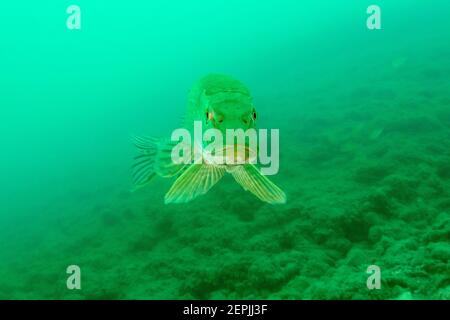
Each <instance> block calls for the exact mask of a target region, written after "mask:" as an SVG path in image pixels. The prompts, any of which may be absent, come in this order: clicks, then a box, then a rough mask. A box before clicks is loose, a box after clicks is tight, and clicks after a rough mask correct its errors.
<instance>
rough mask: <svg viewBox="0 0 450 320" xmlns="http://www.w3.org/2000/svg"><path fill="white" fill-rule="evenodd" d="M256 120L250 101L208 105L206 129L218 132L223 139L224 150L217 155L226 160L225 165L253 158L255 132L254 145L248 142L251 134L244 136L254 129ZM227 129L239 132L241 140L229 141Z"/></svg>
mask: <svg viewBox="0 0 450 320" xmlns="http://www.w3.org/2000/svg"><path fill="white" fill-rule="evenodd" d="M256 118H257V113H256V109H255V107H254V106H253V103H252V102H251V100H250V99H230V100H226V101H220V103H210V104H209V106H208V109H207V110H206V112H205V119H206V122H205V125H206V127H207V128H208V129H210V128H213V129H217V130H219V131H220V132H221V133H222V137H223V139H224V140H223V145H224V149H223V150H222V152H220V153H219V154H218V156H219V157H224V158H226V159H227V160H225V161H226V162H227V163H230V162H233V163H236V162H238V163H242V161H244V162H248V161H250V160H251V159H253V158H254V155H255V154H256V150H257V148H258V146H257V138H256V131H254V130H253V131H254V132H255V138H254V139H253V141H254V143H252V142H250V140H249V136H251V134H249V135H246V134H247V133H249V131H251V130H249V129H255V128H256ZM229 129H232V130H234V132H236V131H240V132H241V133H242V134H243V135H242V136H243V138H242V139H240V138H238V137H236V136H234V137H233V139H229V138H228V135H227V131H230V130H229ZM242 136H241V137H242ZM232 159H234V160H232Z"/></svg>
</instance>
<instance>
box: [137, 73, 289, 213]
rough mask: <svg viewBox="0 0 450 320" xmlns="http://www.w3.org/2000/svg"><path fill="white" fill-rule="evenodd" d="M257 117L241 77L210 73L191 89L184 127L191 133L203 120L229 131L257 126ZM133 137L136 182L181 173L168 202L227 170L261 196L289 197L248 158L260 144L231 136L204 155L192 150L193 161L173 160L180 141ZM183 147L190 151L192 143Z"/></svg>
mask: <svg viewBox="0 0 450 320" xmlns="http://www.w3.org/2000/svg"><path fill="white" fill-rule="evenodd" d="M256 119H257V113H256V109H255V107H254V105H253V101H252V97H251V94H250V91H249V90H248V88H247V87H246V86H245V85H244V84H243V83H241V82H240V81H238V80H236V79H234V78H233V77H231V76H228V75H222V74H210V75H207V76H205V77H203V78H202V79H200V80H199V81H198V82H197V83H196V84H194V85H193V87H192V89H191V90H190V92H189V95H188V103H187V110H186V116H185V118H184V125H183V127H184V128H185V129H187V130H188V131H189V132H192V133H193V132H194V123H197V124H198V123H201V125H202V128H203V130H207V129H216V130H218V131H220V132H221V133H222V134H223V136H226V131H227V129H242V130H244V131H246V130H247V129H254V128H255V127H256ZM134 140H135V141H134V142H135V145H136V147H137V148H138V150H139V155H138V156H136V157H135V163H134V165H133V168H134V172H133V174H134V184H135V186H136V188H140V187H142V186H145V185H146V184H147V183H148V182H150V181H151V179H152V178H153V177H154V176H156V175H158V176H161V177H164V178H169V177H174V176H176V177H177V179H176V180H175V182H174V184H173V185H172V187H171V188H170V189H169V191H168V192H167V194H166V196H165V203H185V202H189V201H191V200H193V199H195V198H196V197H198V196H200V195H202V194H205V193H207V192H208V191H209V190H210V189H211V188H212V187H213V186H214V185H215V184H216V183H217V182H218V181H219V180H220V179H221V178H222V177H223V176H224V175H225V174H226V173H229V174H231V175H232V176H233V177H234V178H235V180H236V182H237V183H238V184H240V185H241V186H242V187H243V188H244V189H245V190H248V191H250V192H251V193H253V194H254V195H255V196H256V197H258V198H259V199H260V200H262V201H265V202H268V203H272V204H275V203H285V202H286V195H285V193H284V192H283V191H282V190H281V189H280V188H279V187H277V186H276V185H275V184H274V183H272V182H271V181H270V180H269V179H268V178H267V177H266V176H264V175H262V174H261V173H260V172H259V170H258V169H257V167H256V166H255V165H254V164H253V163H252V162H251V161H249V160H250V157H252V158H254V157H255V155H256V153H257V146H256V148H255V147H253V148H251V147H250V146H248V145H243V146H241V147H242V148H239V146H237V145H235V144H234V142H232V143H231V144H225V145H224V146H223V148H222V149H220V150H218V152H215V153H214V155H213V154H211V153H208V152H205V151H204V150H203V149H202V153H201V157H200V159H196V158H194V156H193V155H192V156H190V157H191V158H190V159H191V160H193V161H192V163H190V162H187V163H185V162H184V163H175V162H174V161H173V160H172V150H173V148H174V146H175V145H176V144H177V142H173V141H169V140H157V139H154V138H146V137H135V139H134ZM194 143H195V142H194ZM199 143H202V144H203V143H204V142H203V141H201V142H199ZM227 143H229V141H227ZM202 147H204V145H203V146H202ZM255 149H256V150H255ZM237 150H240V151H237ZM242 151H243V152H242ZM185 152H186V153H189V154H192V150H191V149H190V147H187V149H186V150H185ZM229 158H233V160H236V159H237V158H239V159H240V160H241V161H239V162H237V164H236V162H234V163H233V164H228V161H223V160H224V159H225V160H229ZM230 162H231V161H230Z"/></svg>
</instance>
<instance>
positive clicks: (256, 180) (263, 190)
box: [231, 164, 286, 204]
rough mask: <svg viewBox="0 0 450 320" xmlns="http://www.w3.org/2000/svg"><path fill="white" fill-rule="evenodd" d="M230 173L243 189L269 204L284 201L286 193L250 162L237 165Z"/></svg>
mask: <svg viewBox="0 0 450 320" xmlns="http://www.w3.org/2000/svg"><path fill="white" fill-rule="evenodd" d="M231 174H232V175H233V177H234V179H235V180H236V182H237V183H239V184H240V185H241V186H242V187H243V188H244V190H248V191H250V192H251V193H253V194H254V195H255V196H257V197H258V198H259V199H261V200H262V201H265V202H268V203H271V204H277V203H278V204H281V203H286V194H285V193H284V192H283V190H281V189H280V188H278V187H277V186H276V185H275V184H274V183H273V182H272V181H270V180H269V179H268V178H267V177H266V176H263V175H262V174H261V173H260V172H259V170H258V169H257V168H256V167H255V166H254V165H252V164H245V165H242V166H237V167H236V168H235V169H234V170H233V171H232V172H231Z"/></svg>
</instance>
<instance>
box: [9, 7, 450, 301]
mask: <svg viewBox="0 0 450 320" xmlns="http://www.w3.org/2000/svg"><path fill="white" fill-rule="evenodd" d="M74 3H75V4H77V5H79V6H80V8H81V30H69V29H67V27H66V18H67V16H68V15H67V14H66V8H67V7H68V6H69V5H70V4H72V2H68V1H33V2H32V1H22V2H20V4H19V3H18V4H15V3H14V2H12V1H9V2H7V3H4V4H2V6H1V9H0V34H1V38H0V41H1V42H0V141H1V149H2V150H1V158H0V164H1V165H0V171H1V172H0V176H1V185H0V201H1V202H0V203H1V205H0V208H1V211H0V298H3V299H27V298H31V299H109V298H112V299H181V298H194V299H200V298H202V299H221V298H224V299H229V298H244V299H253V298H258V299H260V298H261V299H266V298H274V299H449V298H450V263H449V259H450V245H449V241H450V191H449V190H450V41H449V40H450V22H449V21H450V5H449V3H448V1H438V0H435V1H426V0H415V1H414V0H410V1H407V0H403V1H400V0H397V1H387V0H376V1H365V0H362V1H359V0H358V1H356V0H352V1H344V0H339V1H338V0H336V1H296V0H295V1H294V0H292V1H283V0H282V1H275V0H267V1H259V0H258V1H237V0H231V1H200V0H198V1H170V2H166V1H164V2H163V1H128V2H114V1H104V0H99V1H85V0H77V1H74ZM370 4H377V5H379V6H380V7H381V23H382V29H381V30H372V31H371V30H368V29H367V27H366V18H367V16H368V15H367V14H366V9H367V7H368V6H369V5H370ZM210 72H221V73H226V74H231V75H233V76H234V77H236V78H238V79H240V80H241V81H243V82H244V83H245V84H246V85H247V86H248V87H249V88H250V90H251V92H252V94H253V96H254V103H255V106H256V107H257V109H258V121H259V123H258V125H259V126H260V127H263V128H279V129H280V139H281V140H280V144H281V146H280V171H279V173H278V174H277V175H276V176H273V177H271V179H272V180H273V181H274V182H275V183H276V184H277V185H279V186H280V187H281V188H282V189H283V190H284V191H285V192H286V194H287V197H288V201H287V203H286V204H285V205H275V206H273V205H268V204H264V203H263V202H260V201H258V200H257V199H256V198H255V197H254V196H252V195H251V194H250V193H248V192H245V191H243V190H242V189H241V187H239V186H238V185H237V184H236V183H235V182H234V181H233V179H232V178H231V177H230V176H227V177H225V178H224V179H223V180H222V181H220V182H219V183H218V184H217V185H216V186H215V187H214V188H213V189H212V190H211V191H210V192H208V193H207V194H206V195H204V196H201V197H199V198H198V199H196V200H194V201H192V202H190V203H188V204H184V205H164V194H165V193H166V191H167V190H168V189H169V187H170V185H171V184H172V183H173V181H174V180H173V179H162V178H155V179H154V180H153V181H152V182H151V183H150V184H149V186H148V187H147V188H144V189H141V190H139V191H136V192H134V193H131V192H129V190H130V189H131V181H132V179H131V164H132V159H133V156H134V155H135V150H134V148H133V146H132V144H131V143H130V135H131V134H145V135H150V136H160V137H162V136H168V135H169V134H170V133H171V131H172V130H173V129H175V128H177V127H179V126H180V124H181V119H182V117H183V114H184V109H185V107H186V97H187V93H188V90H189V88H190V86H191V85H192V84H193V83H194V82H195V81H196V80H197V79H198V78H200V77H202V76H203V75H205V74H207V73H210ZM373 264H375V265H377V266H379V267H380V268H381V289H374V290H369V289H368V288H367V286H366V281H367V278H368V276H369V275H368V274H367V273H366V269H367V267H368V266H369V265H373ZM69 265H78V266H79V267H80V269H81V286H82V289H81V290H68V289H67V287H66V280H67V277H68V275H67V274H66V268H67V266H69Z"/></svg>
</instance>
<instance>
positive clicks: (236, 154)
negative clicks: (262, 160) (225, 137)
mask: <svg viewBox="0 0 450 320" xmlns="http://www.w3.org/2000/svg"><path fill="white" fill-rule="evenodd" d="M212 158H213V162H214V163H217V164H226V165H242V164H246V163H252V164H253V163H256V161H257V151H256V150H254V149H253V148H250V147H249V146H248V145H243V144H230V145H225V146H224V147H223V148H222V149H220V150H219V151H218V152H216V154H215V155H214V156H212Z"/></svg>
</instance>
